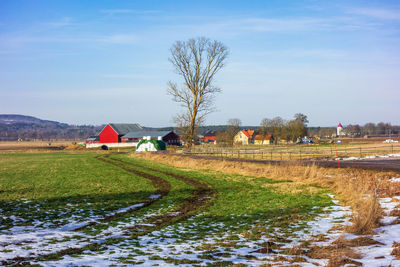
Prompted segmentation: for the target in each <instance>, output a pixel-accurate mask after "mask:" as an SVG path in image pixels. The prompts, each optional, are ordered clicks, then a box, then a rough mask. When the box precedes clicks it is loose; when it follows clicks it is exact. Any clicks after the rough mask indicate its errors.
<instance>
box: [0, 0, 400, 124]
mask: <svg viewBox="0 0 400 267" xmlns="http://www.w3.org/2000/svg"><path fill="white" fill-rule="evenodd" d="M196 2H197V3H192V1H161V0H160V1H111V0H110V1H100V0H97V1H39V0H35V1H34V0H32V1H18V0H10V1H5V0H0V113H16V114H25V115H33V116H37V117H40V118H43V119H51V120H58V121H62V122H67V123H73V124H103V123H107V122H138V123H140V124H142V125H145V126H167V125H172V117H173V116H174V115H175V114H176V113H178V112H179V111H180V107H179V106H177V105H176V104H175V103H174V102H172V100H171V98H170V97H169V96H168V95H167V94H166V89H167V82H168V81H169V80H172V81H177V82H179V81H180V80H179V77H177V76H176V74H175V73H174V71H173V68H172V66H171V64H170V63H169V62H168V57H169V53H170V52H169V48H170V47H171V45H172V44H173V43H174V42H175V41H177V40H187V39H189V38H192V37H198V36H205V37H209V38H211V39H216V40H219V41H221V42H223V43H224V44H225V45H226V46H228V47H229V50H230V56H229V58H228V61H227V65H226V67H225V68H224V69H222V70H221V71H220V72H219V73H218V74H217V76H216V80H215V85H218V86H219V87H221V89H222V93H221V94H219V95H217V96H216V99H215V103H216V105H217V109H218V111H217V112H215V113H213V114H210V115H209V117H208V119H207V121H206V124H225V123H226V121H227V120H228V119H230V118H240V119H241V120H242V122H243V124H245V125H259V123H260V121H261V120H262V118H265V117H268V118H272V117H275V116H281V117H283V118H286V119H290V118H292V116H293V115H294V114H295V113H297V112H302V113H304V114H306V115H307V116H308V117H309V120H310V125H313V126H331V125H336V124H337V123H338V122H339V121H340V122H342V123H344V124H349V123H359V124H364V123H366V122H369V121H372V122H379V121H385V122H391V123H392V124H400V115H399V114H400V90H399V89H400V88H399V84H400V46H399V44H400V2H399V1H312V0H304V1H282V0H278V1H196Z"/></svg>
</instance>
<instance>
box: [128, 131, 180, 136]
mask: <svg viewBox="0 0 400 267" xmlns="http://www.w3.org/2000/svg"><path fill="white" fill-rule="evenodd" d="M171 132H172V131H132V132H129V133H127V134H125V135H124V136H122V137H121V138H142V137H143V136H150V137H151V138H155V137H159V136H161V137H164V136H166V135H167V134H169V133H171Z"/></svg>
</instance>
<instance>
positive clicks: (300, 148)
mask: <svg viewBox="0 0 400 267" xmlns="http://www.w3.org/2000/svg"><path fill="white" fill-rule="evenodd" d="M299 154H300V160H301V148H300V150H299Z"/></svg>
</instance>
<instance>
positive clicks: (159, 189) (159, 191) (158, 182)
mask: <svg viewBox="0 0 400 267" xmlns="http://www.w3.org/2000/svg"><path fill="white" fill-rule="evenodd" d="M95 158H96V159H98V160H100V161H102V162H105V163H108V164H111V165H113V166H116V167H118V168H121V169H123V170H125V171H128V172H130V173H133V174H135V175H137V176H140V177H142V178H145V179H147V180H149V181H150V182H151V184H152V185H153V186H154V187H155V188H156V191H155V192H154V193H153V195H160V196H159V197H157V198H145V199H142V200H139V201H136V202H134V203H131V205H135V204H142V205H141V206H138V207H136V208H132V209H128V210H126V211H124V212H118V213H114V214H112V215H108V216H104V218H101V219H98V220H97V221H93V222H89V223H88V224H86V225H84V226H82V227H78V228H75V229H74V230H73V231H81V230H83V229H86V228H88V227H90V226H95V225H96V224H98V223H100V222H108V221H112V220H115V219H118V218H120V217H123V216H125V215H126V214H128V213H131V212H133V211H138V210H141V209H143V208H146V207H148V206H150V205H151V204H153V203H154V202H156V201H157V200H160V199H161V198H163V197H165V196H166V195H168V193H169V191H170V190H171V184H170V183H169V182H168V181H166V180H164V179H162V178H160V177H157V176H154V175H150V174H147V173H144V172H141V171H138V170H134V169H130V168H126V167H124V166H121V165H120V164H115V163H114V162H112V161H110V160H108V159H105V158H104V157H100V156H97V157H95Z"/></svg>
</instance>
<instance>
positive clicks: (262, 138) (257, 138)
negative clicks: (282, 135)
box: [254, 134, 272, 140]
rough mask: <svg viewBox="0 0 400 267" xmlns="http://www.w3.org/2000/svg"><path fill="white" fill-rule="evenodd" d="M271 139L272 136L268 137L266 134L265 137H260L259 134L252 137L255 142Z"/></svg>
mask: <svg viewBox="0 0 400 267" xmlns="http://www.w3.org/2000/svg"><path fill="white" fill-rule="evenodd" d="M271 137H272V135H270V134H267V135H261V134H259V135H256V136H255V137H254V139H256V140H270V139H271Z"/></svg>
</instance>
